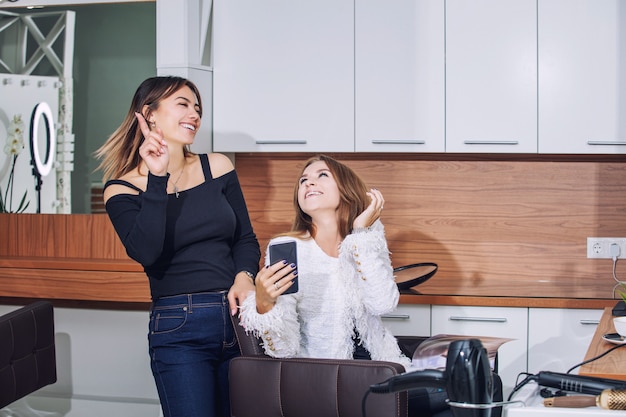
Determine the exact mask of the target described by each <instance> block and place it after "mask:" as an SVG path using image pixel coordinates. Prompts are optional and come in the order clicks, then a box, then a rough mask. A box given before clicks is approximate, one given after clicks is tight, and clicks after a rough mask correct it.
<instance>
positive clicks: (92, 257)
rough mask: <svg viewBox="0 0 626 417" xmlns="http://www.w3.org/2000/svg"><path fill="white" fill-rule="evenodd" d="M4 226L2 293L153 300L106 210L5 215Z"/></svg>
mask: <svg viewBox="0 0 626 417" xmlns="http://www.w3.org/2000/svg"><path fill="white" fill-rule="evenodd" d="M0 230H2V231H3V235H4V236H6V238H5V239H0V297H19V298H48V299H62V300H86V301H121V302H125V303H133V302H135V303H146V302H149V301H150V293H149V288H148V280H147V278H146V276H145V274H144V272H143V268H142V267H141V265H139V264H138V263H136V262H135V261H133V260H131V259H130V258H128V256H127V255H126V250H125V249H124V247H123V246H122V244H121V242H120V241H119V239H118V237H117V235H116V234H115V231H114V229H113V226H112V225H111V222H110V221H109V218H108V217H107V215H105V214H94V215H88V214H72V215H55V214H0ZM4 231H6V232H7V234H6V235H5V234H4Z"/></svg>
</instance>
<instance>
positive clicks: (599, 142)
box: [587, 140, 626, 146]
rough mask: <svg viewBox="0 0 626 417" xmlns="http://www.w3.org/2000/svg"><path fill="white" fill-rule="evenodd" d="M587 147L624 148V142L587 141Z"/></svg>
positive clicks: (625, 144) (625, 143)
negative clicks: (615, 146) (614, 146)
mask: <svg viewBox="0 0 626 417" xmlns="http://www.w3.org/2000/svg"><path fill="white" fill-rule="evenodd" d="M587 145H608V146H613V145H617V146H626V142H625V141H623V140H618V141H610V140H588V141H587Z"/></svg>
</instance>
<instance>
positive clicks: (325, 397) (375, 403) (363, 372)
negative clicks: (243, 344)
mask: <svg viewBox="0 0 626 417" xmlns="http://www.w3.org/2000/svg"><path fill="white" fill-rule="evenodd" d="M403 372H404V367H402V365H400V364H397V363H393V362H382V361H369V360H334V359H312V358H290V359H275V358H269V357H259V356H242V357H238V358H234V359H233V360H232V361H231V363H230V372H229V379H230V381H229V383H230V399H231V414H232V415H233V416H237V417H258V416H260V415H265V416H270V415H282V416H284V417H319V416H328V415H333V416H337V415H338V416H341V417H362V413H361V407H362V401H363V399H364V397H365V396H366V394H367V392H368V391H369V387H370V385H372V384H376V383H380V382H383V381H385V380H387V379H388V378H390V377H392V376H394V375H397V374H399V373H403ZM366 407H367V408H366V410H367V416H371V417H374V416H381V415H384V416H402V417H406V415H407V407H408V406H407V393H406V392H399V393H393V394H370V395H368V396H367V399H366Z"/></svg>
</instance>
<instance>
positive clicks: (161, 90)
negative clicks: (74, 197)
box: [94, 76, 202, 182]
mask: <svg viewBox="0 0 626 417" xmlns="http://www.w3.org/2000/svg"><path fill="white" fill-rule="evenodd" d="M185 86H186V87H189V88H190V89H191V91H192V92H193V93H194V95H195V96H196V100H198V106H199V108H200V112H199V113H200V117H202V101H201V99H200V91H198V88H197V87H196V85H195V84H194V83H193V82H191V81H189V80H187V79H185V78H182V77H174V76H165V77H152V78H148V79H147V80H145V81H143V82H142V83H141V85H140V86H139V87H138V88H137V91H136V92H135V95H134V96H133V100H132V102H131V105H130V109H128V113H127V114H126V117H125V118H124V121H122V124H121V125H120V126H119V127H118V128H117V129H116V130H115V132H113V134H112V135H111V136H109V138H108V139H107V140H106V141H105V142H104V144H103V145H102V146H101V147H100V148H99V149H98V150H96V151H95V152H94V156H95V157H96V158H97V159H101V160H102V161H101V162H100V165H98V167H97V168H96V170H101V171H103V182H106V181H107V180H108V179H111V178H120V177H121V176H123V175H124V174H127V173H128V172H130V171H132V170H133V169H135V168H136V167H137V166H139V164H140V163H141V156H140V155H139V147H140V146H141V144H142V142H143V140H144V136H143V134H142V132H141V129H140V128H139V123H138V122H137V117H136V116H135V113H143V111H142V110H143V108H144V106H147V107H148V110H147V113H146V114H144V115H143V116H144V118H146V120H147V119H149V118H150V115H151V114H152V112H153V111H155V110H156V109H157V108H158V107H159V104H160V102H161V100H163V99H165V98H167V97H169V96H171V95H172V94H174V93H175V92H176V91H178V90H180V89H181V88H182V87H185ZM184 154H185V157H187V156H188V155H190V154H191V151H190V150H189V149H188V148H187V147H185V148H184Z"/></svg>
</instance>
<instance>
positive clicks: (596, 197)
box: [0, 153, 626, 308]
mask: <svg viewBox="0 0 626 417" xmlns="http://www.w3.org/2000/svg"><path fill="white" fill-rule="evenodd" d="M309 156H312V155H311V154H266V153H264V154H259V153H255V154H237V155H236V166H237V172H238V175H239V179H240V182H241V184H242V188H243V190H244V194H245V197H246V201H247V204H248V209H249V212H250V217H251V219H252V223H253V226H254V228H255V232H256V233H257V236H258V237H259V241H260V243H261V247H262V249H263V252H264V249H265V246H266V245H267V242H268V240H269V239H270V238H271V237H272V236H274V235H275V234H278V233H280V232H284V231H286V230H288V229H289V228H290V226H291V220H292V217H293V206H292V199H293V189H294V185H295V182H296V177H297V175H298V174H299V172H300V169H301V167H302V166H303V164H304V161H305V160H306V159H307V158H308V157H309ZM331 156H334V157H336V158H337V159H339V160H341V161H343V162H345V163H347V164H348V165H349V166H351V167H352V168H353V169H354V170H355V171H356V172H357V173H359V174H360V175H361V176H362V177H363V178H364V179H365V181H366V182H367V183H368V185H369V186H370V187H376V188H379V189H380V190H382V192H383V194H384V196H385V200H386V202H385V210H384V213H383V217H382V220H383V222H384V224H385V226H386V233H387V238H388V241H389V248H390V250H391V252H392V261H393V264H394V266H401V265H406V264H410V263H415V262H436V263H437V264H439V271H438V272H437V274H436V275H435V276H434V277H433V278H431V279H430V280H429V281H428V282H426V283H425V284H422V285H420V286H419V287H416V288H415V289H416V291H417V296H414V295H403V296H402V297H401V302H403V303H424V304H452V305H494V306H522V307H523V306H529V307H563V308H601V307H605V306H610V305H613V304H614V300H613V299H612V288H613V285H614V281H613V278H612V271H611V269H612V262H611V261H610V260H589V259H587V258H586V239H587V237H589V236H596V237H626V162H625V161H624V157H623V156H593V157H590V156H563V155H554V156H536V155H497V156H484V155H448V154H446V155H441V154H437V155H435V154H428V155H421V154H407V155H405V154H331ZM0 235H1V236H2V238H1V239H0V297H22V298H29V297H33V298H39V297H43V298H53V299H67V300H72V299H74V300H88V301H89V300H91V301H94V302H99V301H123V302H128V303H132V302H136V303H145V302H148V301H149V299H150V297H149V290H148V282H147V278H146V277H145V275H144V274H143V272H142V268H141V266H139V265H138V264H137V263H135V262H134V261H132V260H130V259H129V258H128V256H127V255H126V252H125V249H124V247H123V246H122V244H121V243H120V241H119V239H118V237H117V235H116V234H115V231H114V230H113V227H112V226H111V224H110V222H109V219H108V217H107V216H106V215H105V214H92V215H84V214H73V215H45V214H44V215H42V214H37V215H34V214H19V215H16V214H0ZM617 274H618V277H619V276H621V277H622V279H626V267H625V266H624V261H620V262H618V268H617Z"/></svg>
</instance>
